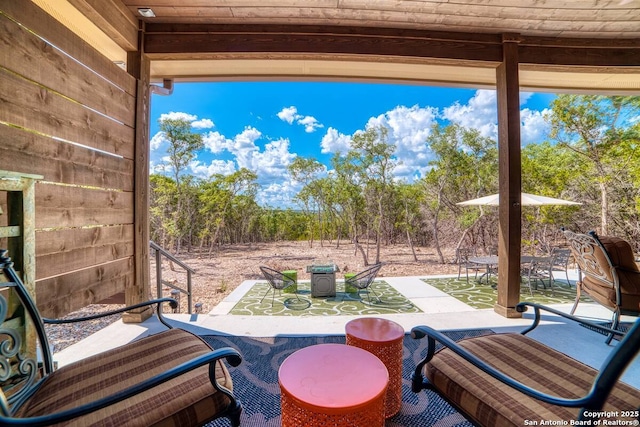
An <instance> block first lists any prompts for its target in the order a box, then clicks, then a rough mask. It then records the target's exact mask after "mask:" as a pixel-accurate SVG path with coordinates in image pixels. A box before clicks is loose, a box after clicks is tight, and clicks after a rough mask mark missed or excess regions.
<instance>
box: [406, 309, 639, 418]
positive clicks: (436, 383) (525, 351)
mask: <svg viewBox="0 0 640 427" xmlns="http://www.w3.org/2000/svg"><path fill="white" fill-rule="evenodd" d="M528 307H531V308H533V310H534V319H533V324H532V325H531V326H530V327H528V328H527V329H526V330H524V331H522V332H520V333H515V332H507V333H495V334H485V335H480V336H476V337H471V338H467V339H464V340H460V341H458V342H455V341H453V340H452V339H451V338H449V337H447V336H446V335H444V334H443V333H441V332H439V331H437V330H435V329H433V328H430V327H428V326H416V327H414V328H413V329H412V330H411V336H412V337H413V338H416V339H420V338H426V339H427V351H426V356H425V357H424V359H423V360H422V361H420V362H419V363H418V364H417V366H416V368H415V371H414V373H413V375H412V377H411V379H412V385H411V389H412V391H413V392H415V393H418V392H420V391H421V390H422V389H425V388H426V389H431V390H433V391H435V392H436V393H438V394H439V395H440V396H442V397H443V398H444V399H445V400H447V401H448V402H449V403H451V404H452V405H453V406H454V407H456V408H457V409H458V410H459V411H460V412H461V413H463V414H464V415H465V416H466V417H467V418H468V419H469V420H470V421H472V422H473V424H474V425H513V426H521V425H526V420H535V419H537V418H539V417H540V414H542V413H544V414H545V415H544V416H545V417H546V419H558V420H564V421H565V422H566V423H567V424H569V420H570V419H576V420H580V421H582V422H581V423H572V424H576V425H599V424H597V423H595V420H596V419H597V417H602V418H604V417H606V416H608V415H606V414H616V415H615V418H616V419H620V420H621V421H624V422H626V423H628V424H630V425H631V424H633V425H635V423H634V420H635V421H636V422H637V416H638V415H637V409H638V407H640V390H637V389H636V388H633V387H631V386H630V385H628V384H626V383H623V382H621V381H619V378H620V377H621V375H622V374H623V372H624V371H625V369H626V368H627V366H629V365H630V364H631V363H633V360H634V359H635V358H636V357H637V355H638V353H639V351H640V321H636V322H635V324H634V325H633V327H632V328H631V329H630V330H629V331H628V332H627V333H626V335H624V337H623V338H622V339H621V341H620V342H619V343H618V344H617V345H616V346H615V347H614V348H613V349H612V350H611V352H610V354H609V357H608V358H607V359H606V360H605V362H604V363H603V365H602V366H601V367H600V369H599V370H596V369H594V368H592V367H590V366H587V365H586V364H584V363H582V362H579V361H577V360H576V359H574V358H572V357H570V356H568V355H566V354H564V353H561V352H560V351H558V350H555V349H553V348H551V347H548V346H546V345H544V344H542V343H540V342H539V341H536V340H535V339H533V338H530V337H529V336H528V335H526V334H527V333H529V332H530V331H532V330H533V329H534V328H535V327H536V326H538V325H539V324H540V321H541V319H542V318H543V315H542V314H541V311H547V312H550V313H552V314H555V315H556V316H558V317H559V318H564V319H567V320H569V321H571V322H576V323H578V324H583V325H585V326H587V327H588V329H590V330H592V331H597V332H600V333H603V334H618V332H617V331H615V330H613V329H610V328H606V327H603V326H601V325H598V324H596V323H593V322H589V321H586V320H583V319H580V318H578V317H575V316H572V315H570V314H566V313H564V312H562V311H560V310H555V309H553V308H550V307H545V306H543V305H539V304H534V303H520V304H518V305H517V306H516V310H517V311H518V312H524V311H526V310H527V308H528ZM567 323H568V322H567ZM436 343H439V344H441V345H442V346H443V348H441V349H437V348H436ZM425 377H426V378H425ZM625 408H633V409H632V410H631V411H627V409H625ZM603 410H604V411H609V412H607V413H605V412H601V411H603ZM605 419H606V418H605Z"/></svg>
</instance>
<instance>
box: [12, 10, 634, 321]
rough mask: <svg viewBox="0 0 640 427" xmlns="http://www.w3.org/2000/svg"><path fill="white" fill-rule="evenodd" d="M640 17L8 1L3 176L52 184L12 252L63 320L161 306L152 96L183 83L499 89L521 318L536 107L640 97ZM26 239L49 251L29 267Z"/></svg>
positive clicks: (502, 280)
mask: <svg viewBox="0 0 640 427" xmlns="http://www.w3.org/2000/svg"><path fill="white" fill-rule="evenodd" d="M636 6H637V5H636V4H635V2H633V1H632V2H625V1H618V0H612V1H607V2H599V1H598V2H596V1H588V2H580V3H579V4H578V3H576V2H574V1H567V0H557V1H552V2H548V1H547V2H539V1H536V0H530V1H525V2H520V3H518V5H517V6H513V5H509V6H505V5H504V3H502V2H497V3H492V2H488V3H483V4H476V2H474V1H471V0H461V1H459V2H455V3H452V2H442V1H428V2H413V1H406V2H404V1H403V2H395V1H391V0H388V1H387V0H383V1H377V2H374V3H373V4H369V3H367V2H364V3H363V2H320V3H319V4H317V5H315V7H307V6H306V5H304V6H303V5H302V4H300V3H298V2H280V1H273V2H272V1H267V2H266V3H265V2H259V3H255V4H253V3H251V2H249V3H247V2H233V1H230V2H224V5H208V4H205V3H203V2H200V1H196V0H187V1H184V2H179V3H176V2H172V1H169V0H155V1H152V2H147V3H140V2H137V1H134V0H108V1H104V2H94V1H88V0H70V1H68V0H64V1H51V0H33V1H25V2H13V1H10V0H4V1H2V2H0V12H1V15H0V19H2V23H3V27H2V28H3V29H2V38H3V40H4V43H5V44H6V45H7V46H11V48H8V49H5V50H4V52H5V54H4V55H3V56H2V63H1V64H0V65H1V66H2V67H3V73H2V75H1V77H2V81H1V82H2V85H3V93H4V96H5V99H6V100H7V102H4V103H3V104H2V105H1V106H0V122H1V123H2V126H3V128H4V130H3V132H2V133H1V134H0V138H1V140H2V144H3V147H5V149H6V155H5V156H3V158H2V160H0V170H6V171H12V172H18V173H23V174H33V175H34V176H42V178H41V179H37V180H35V192H34V193H35V199H34V200H33V204H34V208H35V222H34V225H35V227H34V231H31V232H30V234H29V235H26V234H25V235H23V236H20V237H18V238H11V239H10V243H11V246H12V247H10V250H11V252H12V253H13V258H14V260H15V261H16V263H17V265H18V267H19V270H24V271H25V274H26V275H27V276H26V277H25V282H26V283H27V284H28V286H30V287H31V288H32V289H33V291H34V294H36V295H37V297H38V299H39V300H41V301H47V302H46V304H45V303H41V305H40V308H41V310H42V311H43V312H44V313H45V314H46V315H49V316H53V317H56V316H61V315H64V314H66V313H69V312H71V311H74V310H77V309H78V308H81V307H83V306H85V305H88V304H91V303H95V302H97V301H100V300H103V299H105V298H109V297H110V296H112V295H114V294H117V293H120V292H125V294H126V297H125V298H126V303H127V304H134V303H138V302H140V301H142V300H144V299H146V298H147V295H148V294H149V292H148V291H149V286H150V283H149V244H148V242H149V226H148V221H149V215H148V209H149V201H148V187H149V134H148V133H149V105H150V102H151V98H152V94H157V95H167V96H170V94H171V91H172V87H173V83H174V82H189V81H221V80H237V79H244V80H283V79H291V80H339V81H379V82H402V83H410V84H421V85H422V84H429V85H447V86H454V87H455V86H462V87H477V88H495V89H496V90H497V98H498V122H499V166H500V168H499V175H500V176H499V182H500V189H499V190H500V191H499V194H500V205H499V215H500V229H499V253H500V254H501V256H500V265H499V272H500V273H499V283H498V288H499V293H500V298H499V299H498V302H497V304H496V306H495V310H496V311H497V312H498V313H500V314H501V315H503V316H506V317H511V316H519V313H517V312H516V311H515V310H514V307H515V305H516V304H517V302H518V295H519V280H518V277H519V267H520V260H519V256H520V255H519V254H520V247H521V229H520V227H521V206H520V200H519V197H520V191H521V176H520V175H521V164H520V112H519V93H520V91H523V90H526V91H549V92H573V93H593V94H621V95H623V94H634V93H638V90H639V88H640V73H638V66H639V65H640V59H639V58H640V55H639V54H638V52H639V51H640V43H639V42H638V36H639V35H640V30H639V28H640V26H639V25H638V23H639V21H640V9H639V8H638V7H636ZM44 70H46V72H44ZM72 188H75V190H73V191H72V190H71V189H72ZM60 200H64V202H63V203H62V202H60ZM23 240H24V241H25V242H35V247H32V248H33V249H32V250H31V251H30V252H25V253H24V254H22V253H21V250H22V244H21V243H20V242H22V241H23ZM26 246H29V245H26ZM29 247H31V246H29ZM18 254H20V256H18ZM30 260H32V261H34V262H30ZM22 264H25V266H26V267H28V268H21V267H22ZM36 267H37V268H36ZM32 269H33V270H32ZM54 289H55V291H54ZM148 315H149V313H148V312H147V313H144V312H143V313H129V315H128V317H127V318H128V320H129V321H141V320H143V319H145V318H146V317H148Z"/></svg>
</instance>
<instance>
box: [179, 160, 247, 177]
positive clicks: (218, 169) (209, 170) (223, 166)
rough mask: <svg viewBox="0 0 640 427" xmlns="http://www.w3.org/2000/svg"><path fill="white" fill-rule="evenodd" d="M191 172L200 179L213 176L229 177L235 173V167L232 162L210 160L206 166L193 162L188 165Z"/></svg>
mask: <svg viewBox="0 0 640 427" xmlns="http://www.w3.org/2000/svg"><path fill="white" fill-rule="evenodd" d="M189 168H190V169H191V172H192V173H193V174H194V175H195V176H198V177H200V178H204V179H207V178H209V177H211V175H214V174H221V175H231V174H232V173H234V172H235V171H236V165H235V163H234V162H233V161H232V160H218V159H215V160H212V161H211V163H209V164H208V165H207V164H205V163H203V162H201V161H199V160H194V161H193V162H191V164H189Z"/></svg>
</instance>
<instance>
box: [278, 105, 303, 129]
mask: <svg viewBox="0 0 640 427" xmlns="http://www.w3.org/2000/svg"><path fill="white" fill-rule="evenodd" d="M297 115H298V109H297V108H296V107H294V106H291V107H286V108H283V109H282V110H281V111H280V112H279V113H278V117H279V118H280V120H282V121H284V122H287V123H289V124H290V125H291V124H293V121H294V120H295V118H296V116H297Z"/></svg>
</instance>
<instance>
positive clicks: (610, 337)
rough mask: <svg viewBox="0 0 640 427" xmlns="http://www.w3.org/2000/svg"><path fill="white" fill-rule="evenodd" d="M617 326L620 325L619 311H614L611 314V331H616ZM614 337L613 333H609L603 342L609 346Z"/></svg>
mask: <svg viewBox="0 0 640 427" xmlns="http://www.w3.org/2000/svg"><path fill="white" fill-rule="evenodd" d="M618 325H620V310H619V309H616V310H615V311H614V312H613V317H612V318H611V329H618ZM614 335H615V334H614V333H611V334H609V335H608V336H607V340H606V341H605V343H606V344H607V345H609V344H611V341H612V340H613V337H614Z"/></svg>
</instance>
